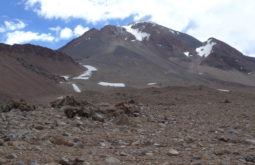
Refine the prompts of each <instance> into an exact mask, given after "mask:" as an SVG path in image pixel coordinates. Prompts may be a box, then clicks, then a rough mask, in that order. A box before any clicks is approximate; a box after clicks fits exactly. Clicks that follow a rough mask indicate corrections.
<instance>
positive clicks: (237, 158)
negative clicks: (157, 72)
mask: <svg viewBox="0 0 255 165" xmlns="http://www.w3.org/2000/svg"><path fill="white" fill-rule="evenodd" d="M247 90H249V92H250V93H247V92H238V91H236V90H233V91H232V90H230V91H227V90H225V91H224V90H222V89H221V90H216V89H210V88H207V87H201V86H197V87H189V88H182V87H168V88H161V89H160V88H148V89H143V90H141V89H140V90H138V89H133V90H113V91H110V92H106V93H102V92H94V91H87V92H86V93H82V94H79V95H77V96H76V97H75V99H74V97H64V98H62V99H59V100H56V101H54V102H52V103H51V104H48V105H43V106H42V105H35V106H33V104H27V103H26V102H24V101H12V102H9V103H8V104H4V105H3V107H2V108H0V109H1V111H0V113H1V115H0V153H1V154H0V163H1V164H5V165H13V164H14V165H87V164H91V165H94V164H107V165H113V164H114V165H117V164H128V165H129V164H130V165H132V164H138V165H144V164H162V165H172V164H175V165H197V164H238V165H242V164H246V165H252V164H254V163H255V155H254V153H255V152H254V151H255V135H254V131H255V130H254V128H255V127H254V124H255V121H254V118H253V116H254V115H255V111H254V106H255V104H254V97H255V95H254V89H247ZM252 92H253V93H252Z"/></svg>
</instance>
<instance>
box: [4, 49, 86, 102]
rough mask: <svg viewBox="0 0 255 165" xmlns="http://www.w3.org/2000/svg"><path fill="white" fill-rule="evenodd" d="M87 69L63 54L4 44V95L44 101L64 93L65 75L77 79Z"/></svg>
mask: <svg viewBox="0 0 255 165" xmlns="http://www.w3.org/2000/svg"><path fill="white" fill-rule="evenodd" d="M83 70H84V69H83V67H82V66H80V65H79V64H77V63H75V62H74V61H73V60H72V58H70V57H69V56H66V55H64V54H61V53H59V52H56V51H53V50H50V49H47V48H43V47H39V46H33V45H14V46H9V45H5V44H0V93H1V95H2V96H3V95H8V96H12V97H22V98H23V97H24V98H27V97H40V96H47V95H55V94H59V93H63V92H64V90H63V89H61V88H60V87H58V82H59V81H61V80H62V78H61V77H60V76H62V75H77V74H80V73H81V72H83Z"/></svg>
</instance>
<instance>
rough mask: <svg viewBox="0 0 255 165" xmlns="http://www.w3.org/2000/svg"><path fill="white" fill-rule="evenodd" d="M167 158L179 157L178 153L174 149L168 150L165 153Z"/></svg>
mask: <svg viewBox="0 0 255 165" xmlns="http://www.w3.org/2000/svg"><path fill="white" fill-rule="evenodd" d="M167 155H168V156H177V155H179V152H178V151H177V150H175V149H170V150H169V151H168V153H167Z"/></svg>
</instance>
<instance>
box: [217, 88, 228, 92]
mask: <svg viewBox="0 0 255 165" xmlns="http://www.w3.org/2000/svg"><path fill="white" fill-rule="evenodd" d="M217 90H218V91H221V92H230V90H228V89H217Z"/></svg>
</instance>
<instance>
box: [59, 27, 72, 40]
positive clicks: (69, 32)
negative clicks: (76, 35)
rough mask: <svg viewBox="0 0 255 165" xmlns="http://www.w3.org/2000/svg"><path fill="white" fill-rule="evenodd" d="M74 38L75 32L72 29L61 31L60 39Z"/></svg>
mask: <svg viewBox="0 0 255 165" xmlns="http://www.w3.org/2000/svg"><path fill="white" fill-rule="evenodd" d="M71 37H73V31H72V30H71V29H70V28H64V29H62V30H61V31H60V39H69V38H71Z"/></svg>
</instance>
